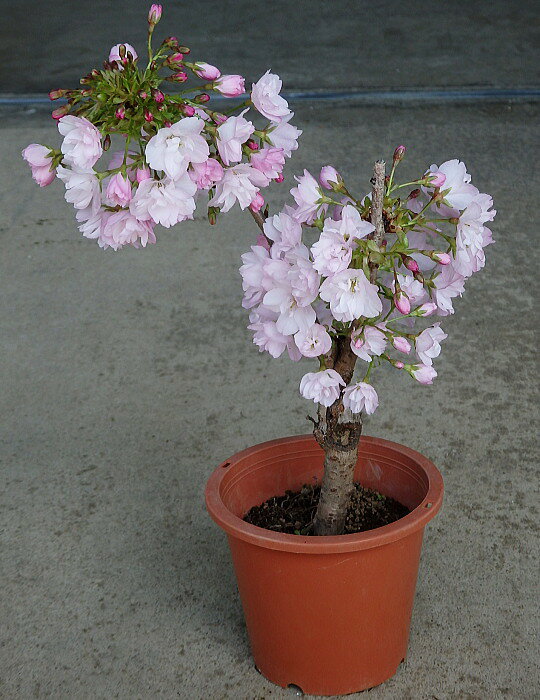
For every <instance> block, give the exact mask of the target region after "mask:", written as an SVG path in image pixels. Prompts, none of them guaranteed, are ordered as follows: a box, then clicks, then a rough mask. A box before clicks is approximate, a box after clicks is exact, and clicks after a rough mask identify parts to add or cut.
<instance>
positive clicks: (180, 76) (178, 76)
mask: <svg viewBox="0 0 540 700" xmlns="http://www.w3.org/2000/svg"><path fill="white" fill-rule="evenodd" d="M187 79H188V75H187V73H186V72H185V71H183V70H180V71H178V73H173V74H172V75H171V80H172V81H173V82H175V83H185V82H186V80H187Z"/></svg>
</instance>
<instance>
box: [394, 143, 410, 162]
mask: <svg viewBox="0 0 540 700" xmlns="http://www.w3.org/2000/svg"><path fill="white" fill-rule="evenodd" d="M406 150H407V149H406V148H405V146H398V147H397V148H396V150H395V151H394V164H395V163H399V161H400V160H403V158H404V157H405V151H406Z"/></svg>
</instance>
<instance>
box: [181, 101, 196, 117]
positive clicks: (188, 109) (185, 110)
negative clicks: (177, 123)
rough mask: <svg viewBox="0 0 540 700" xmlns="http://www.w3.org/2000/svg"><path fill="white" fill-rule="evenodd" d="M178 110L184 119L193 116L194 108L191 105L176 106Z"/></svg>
mask: <svg viewBox="0 0 540 700" xmlns="http://www.w3.org/2000/svg"><path fill="white" fill-rule="evenodd" d="M178 109H179V110H180V111H181V112H182V114H184V115H185V116H186V117H192V116H193V115H194V114H195V107H192V106H191V105H183V104H180V105H178Z"/></svg>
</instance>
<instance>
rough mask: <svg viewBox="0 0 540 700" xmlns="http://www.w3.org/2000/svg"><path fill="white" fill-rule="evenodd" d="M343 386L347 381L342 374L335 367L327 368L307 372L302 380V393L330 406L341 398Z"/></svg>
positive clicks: (308, 397) (314, 400) (305, 396)
mask: <svg viewBox="0 0 540 700" xmlns="http://www.w3.org/2000/svg"><path fill="white" fill-rule="evenodd" d="M342 386H345V382H344V381H343V379H342V378H341V376H340V375H339V374H338V373H337V372H336V371H335V370H334V369H325V370H323V371H321V372H308V373H307V374H305V375H304V376H303V377H302V380H301V382H300V393H301V394H302V396H303V397H304V398H305V399H311V400H312V401H313V402H314V403H320V404H321V405H322V406H327V407H328V406H331V405H332V404H333V403H334V401H336V400H337V399H338V398H339V394H340V391H341V390H340V387H342Z"/></svg>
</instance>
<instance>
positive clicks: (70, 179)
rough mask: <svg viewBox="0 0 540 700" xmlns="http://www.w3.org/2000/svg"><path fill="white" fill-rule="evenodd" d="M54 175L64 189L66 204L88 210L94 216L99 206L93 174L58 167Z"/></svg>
mask: <svg viewBox="0 0 540 700" xmlns="http://www.w3.org/2000/svg"><path fill="white" fill-rule="evenodd" d="M56 174H57V175H58V177H59V178H60V180H62V182H63V183H64V185H65V187H66V193H65V195H64V196H65V199H66V202H69V203H70V204H73V206H74V207H75V209H87V208H89V209H90V211H91V212H92V214H96V213H97V211H98V210H99V208H100V206H101V192H100V189H99V180H98V179H97V177H96V175H95V174H94V173H93V172H86V173H85V172H77V171H75V170H69V169H68V168H64V167H63V166H62V165H59V166H58V168H57V169H56Z"/></svg>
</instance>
